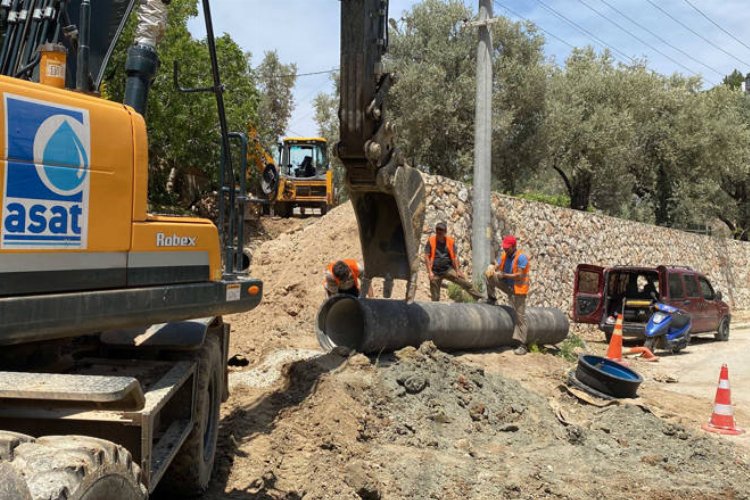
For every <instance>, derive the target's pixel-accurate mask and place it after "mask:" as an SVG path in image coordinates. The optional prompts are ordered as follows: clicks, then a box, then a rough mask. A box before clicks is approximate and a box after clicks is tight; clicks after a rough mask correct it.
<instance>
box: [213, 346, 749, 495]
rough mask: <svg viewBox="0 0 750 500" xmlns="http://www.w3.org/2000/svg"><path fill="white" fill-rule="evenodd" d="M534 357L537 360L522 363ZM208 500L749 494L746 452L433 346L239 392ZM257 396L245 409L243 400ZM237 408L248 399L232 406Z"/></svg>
mask: <svg viewBox="0 0 750 500" xmlns="http://www.w3.org/2000/svg"><path fill="white" fill-rule="evenodd" d="M532 356H533V357H537V356H539V357H541V355H532ZM238 393H239V397H237V394H236V395H235V397H234V398H233V399H232V400H231V401H230V407H229V408H228V411H227V415H226V417H225V418H224V419H223V422H222V425H223V428H224V430H223V432H222V442H221V450H222V452H221V453H222V455H221V456H220V457H219V462H218V463H219V474H218V477H219V479H218V480H217V482H215V483H214V487H213V489H212V491H211V493H210V495H209V498H227V497H228V498H248V497H251V498H303V497H304V498H353V499H356V498H365V499H378V498H545V497H546V498H602V497H611V498H615V497H620V498H623V497H624V498H650V499H653V498H662V499H664V498H748V493H747V492H748V491H750V467H749V466H748V460H747V457H746V456H744V455H743V454H742V452H744V451H746V450H742V451H740V449H738V448H736V447H734V446H732V445H731V444H729V443H727V442H725V441H723V440H721V439H718V438H716V437H714V436H709V435H706V434H696V433H695V432H692V431H691V430H688V429H686V428H683V427H682V426H680V425H679V424H675V423H668V422H666V421H664V420H662V419H660V418H658V417H656V416H655V415H653V414H652V413H650V412H649V411H648V409H647V408H644V407H641V406H635V405H611V406H607V407H604V408H600V407H597V406H592V405H588V404H584V403H582V402H581V401H580V400H579V399H577V398H575V397H573V396H571V395H569V394H568V393H565V392H562V391H561V392H558V393H557V394H556V395H553V396H551V397H544V396H541V395H540V394H539V393H537V392H534V391H531V390H529V389H527V388H525V387H524V386H522V385H521V384H519V382H517V381H515V380H513V379H511V378H508V377H505V376H503V375H501V374H499V373H491V372H489V371H485V370H484V369H482V368H481V367H479V366H478V365H476V364H473V363H467V362H464V361H462V360H461V359H460V358H456V357H454V356H451V355H448V354H445V353H443V352H440V351H438V350H437V349H435V347H434V346H433V345H432V344H429V343H428V344H424V345H423V346H422V347H420V348H419V349H414V348H406V349H403V350H401V351H399V352H397V353H395V354H393V355H388V356H382V357H380V358H367V357H365V356H363V355H355V356H353V357H346V356H343V355H340V354H337V353H330V354H326V355H321V356H319V357H316V358H313V359H309V360H305V361H298V362H295V363H293V364H292V365H290V366H288V367H287V383H286V384H285V385H284V387H282V388H280V389H278V390H276V391H273V392H271V393H266V394H265V395H260V393H258V392H257V391H256V390H255V389H252V388H244V389H242V388H240V389H238ZM253 395H255V396H259V395H260V397H258V399H256V400H255V402H254V404H252V405H247V404H246V401H247V398H250V397H253ZM242 401H245V403H242Z"/></svg>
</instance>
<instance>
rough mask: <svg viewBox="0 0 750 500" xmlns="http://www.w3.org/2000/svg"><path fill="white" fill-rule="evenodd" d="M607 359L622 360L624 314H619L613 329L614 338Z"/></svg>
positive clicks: (608, 349) (610, 343)
mask: <svg viewBox="0 0 750 500" xmlns="http://www.w3.org/2000/svg"><path fill="white" fill-rule="evenodd" d="M607 359H611V360H612V361H617V362H622V314H618V315H617V320H616V321H615V327H614V329H613V330H612V338H611V339H610V340H609V347H608V348H607Z"/></svg>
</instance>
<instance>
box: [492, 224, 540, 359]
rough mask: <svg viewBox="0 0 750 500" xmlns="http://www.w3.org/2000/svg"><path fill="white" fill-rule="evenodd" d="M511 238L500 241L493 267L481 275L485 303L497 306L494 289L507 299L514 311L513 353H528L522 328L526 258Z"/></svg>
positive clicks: (527, 287) (526, 271)
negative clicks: (498, 252)
mask: <svg viewBox="0 0 750 500" xmlns="http://www.w3.org/2000/svg"><path fill="white" fill-rule="evenodd" d="M516 245H517V240H516V237H515V236H506V237H505V238H503V252H502V254H501V255H500V258H499V259H498V260H497V265H490V266H489V267H488V268H487V271H486V272H485V284H486V286H487V303H488V304H495V303H497V296H496V293H495V289H497V288H499V289H500V290H502V291H503V292H505V294H506V295H507V296H508V302H510V305H511V307H512V308H513V310H514V311H515V312H516V325H515V328H514V329H513V340H515V341H516V342H517V343H518V345H517V347H516V348H515V349H514V350H513V352H514V353H515V354H518V355H524V354H526V353H527V352H529V348H528V345H527V343H528V342H527V335H526V333H527V329H526V296H527V295H528V293H529V271H530V267H531V266H530V264H529V258H528V257H527V256H526V255H525V254H524V253H523V252H521V251H519V250H518V249H517V248H516Z"/></svg>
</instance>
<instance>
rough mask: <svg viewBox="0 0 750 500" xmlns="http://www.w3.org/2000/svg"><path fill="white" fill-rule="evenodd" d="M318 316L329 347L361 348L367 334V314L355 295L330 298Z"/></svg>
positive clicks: (323, 336)
mask: <svg viewBox="0 0 750 500" xmlns="http://www.w3.org/2000/svg"><path fill="white" fill-rule="evenodd" d="M324 308H325V309H324V310H323V311H322V314H320V316H319V317H318V330H319V335H320V336H321V337H322V340H325V342H326V343H327V344H329V345H328V346H327V347H328V348H329V349H333V348H335V347H338V346H342V347H347V348H349V349H351V350H357V349H359V347H360V345H361V344H362V341H363V340H364V335H365V316H364V314H363V313H362V308H361V307H360V305H359V302H358V300H357V299H356V298H355V297H349V296H345V295H341V296H338V297H334V298H332V299H329V301H328V303H327V304H326V305H325V306H324Z"/></svg>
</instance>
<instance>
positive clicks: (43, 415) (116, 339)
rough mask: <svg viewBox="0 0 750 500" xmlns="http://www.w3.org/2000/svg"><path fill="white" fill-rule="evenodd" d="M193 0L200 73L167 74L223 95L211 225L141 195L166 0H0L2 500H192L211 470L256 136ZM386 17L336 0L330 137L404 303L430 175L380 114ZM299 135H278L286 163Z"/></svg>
mask: <svg viewBox="0 0 750 500" xmlns="http://www.w3.org/2000/svg"><path fill="white" fill-rule="evenodd" d="M201 3H202V11H203V17H204V21H205V26H206V40H207V46H208V55H209V58H210V60H211V72H212V75H211V76H212V84H211V86H210V87H207V88H184V87H182V86H180V84H179V77H178V70H177V67H175V71H174V82H175V86H176V87H177V90H179V91H181V92H186V93H194V92H210V93H213V94H214V97H215V100H216V109H217V115H218V122H219V131H220V138H221V141H220V144H221V148H222V154H221V158H222V161H221V164H220V165H219V167H220V168H219V184H220V186H219V191H218V209H219V210H218V212H219V214H218V220H217V221H215V222H214V221H209V220H204V219H198V218H182V217H167V216H162V215H158V214H152V213H149V211H148V193H147V188H148V173H149V171H148V164H149V159H148V137H147V133H146V122H145V119H144V116H147V113H146V103H147V98H148V91H149V88H150V86H151V84H152V83H153V81H154V78H155V76H156V72H157V69H158V67H159V58H158V55H157V46H158V41H159V39H160V38H161V36H162V35H163V33H164V30H165V28H166V26H167V14H168V4H169V1H168V0H3V1H2V2H0V41H1V44H0V107H2V116H3V117H4V119H3V120H2V121H0V143H1V144H0V151H1V152H2V155H3V156H2V157H1V158H0V207H1V208H0V210H1V213H0V217H1V218H0V498H2V499H3V500H4V499H6V498H10V499H32V500H38V499H48V498H65V499H67V500H81V499H87V500H110V499H127V500H142V499H145V498H147V497H148V496H149V494H150V493H152V492H154V491H155V490H156V489H157V487H158V488H160V489H161V490H162V491H163V492H164V493H165V497H167V498H186V497H190V496H194V495H196V494H200V493H201V492H203V491H205V489H206V488H207V487H208V484H209V481H210V479H211V473H212V469H213V465H214V459H215V456H216V449H217V438H218V433H219V426H220V405H221V403H222V401H224V400H226V398H227V397H228V389H227V386H228V384H227V376H228V374H227V367H226V361H227V356H228V349H229V336H230V327H229V324H227V323H226V322H224V320H223V319H222V318H223V316H224V315H227V314H231V313H238V312H243V311H248V310H250V309H252V308H253V307H255V306H257V304H258V303H259V302H260V300H261V296H262V295H263V283H262V282H261V281H259V280H257V279H253V278H251V277H249V276H248V273H247V270H246V269H244V267H245V266H244V265H243V255H242V243H243V241H244V235H243V233H242V231H243V224H242V219H243V217H244V209H245V204H246V203H247V202H248V199H249V197H248V195H247V189H246V187H247V186H246V182H247V171H246V169H247V157H248V154H247V150H248V148H249V145H250V144H249V140H248V137H247V136H246V134H244V133H234V132H231V131H229V130H228V127H227V120H226V115H225V112H224V101H223V92H224V86H223V85H222V82H221V78H220V68H219V64H218V59H217V54H216V46H215V39H214V30H213V22H212V18H211V9H210V3H209V0H201ZM136 5H137V9H136ZM135 10H137V17H138V22H137V27H136V35H135V43H134V45H132V46H131V47H130V48H129V50H128V57H127V61H126V63H125V70H126V73H127V83H126V88H125V99H124V101H125V102H124V103H123V104H120V103H116V102H111V101H107V100H104V99H102V98H101V97H100V96H99V89H100V86H101V83H102V80H103V75H104V74H105V71H106V67H107V62H108V59H109V57H110V55H111V54H112V51H113V50H114V47H115V45H116V43H117V40H118V38H119V37H120V34H121V33H122V31H123V29H124V27H125V25H126V23H127V21H128V18H129V17H130V15H131V13H132V12H133V11H135ZM387 20H388V2H387V1H385V0H342V1H341V27H342V30H341V33H342V34H341V37H342V38H341V41H342V43H341V47H342V49H341V75H342V79H341V96H342V97H341V110H340V117H341V137H340V142H339V144H338V146H337V151H338V156H339V158H341V160H342V162H343V164H344V166H345V168H346V170H347V172H346V182H347V186H348V189H349V192H350V197H351V199H352V202H353V204H354V211H355V213H356V216H357V221H358V224H359V233H360V241H361V243H362V251H363V258H364V262H365V268H366V269H367V273H368V274H367V276H363V280H364V281H368V280H369V279H371V278H373V277H389V278H393V279H404V280H407V281H408V286H407V296H406V298H407V300H409V299H413V296H414V291H415V287H416V276H417V272H418V270H419V267H420V262H419V258H418V244H419V235H420V234H421V230H422V225H423V221H424V204H423V199H424V196H423V192H424V187H423V185H422V181H421V176H420V175H419V173H418V172H416V171H415V170H413V169H411V168H409V167H406V166H405V165H404V164H403V161H402V159H401V155H400V154H398V150H397V149H396V148H395V146H394V139H395V138H394V129H393V126H392V125H391V124H390V123H389V122H388V121H387V120H386V116H385V100H386V95H387V91H388V87H389V86H390V84H391V81H392V80H391V77H390V75H389V74H388V73H385V72H384V71H383V68H382V56H383V54H384V53H385V51H386V49H387V39H388V37H387V26H388V24H387ZM305 144H309V142H305V141H297V142H290V153H289V154H288V155H287V157H288V158H287V159H285V158H284V155H283V153H282V161H281V162H280V165H289V164H292V163H293V161H290V160H289V158H291V156H292V154H291V151H292V150H291V148H292V147H294V146H295V145H300V146H304V145H305ZM232 147H238V148H240V154H239V158H240V159H241V162H240V164H239V165H235V164H233V163H234V162H233V158H234V157H236V155H233V154H232ZM321 161H324V159H323V158H321ZM285 162H286V163H285ZM283 168H284V167H283V166H282V170H283ZM362 289H363V290H367V289H368V284H367V283H365V285H364V286H363V287H362Z"/></svg>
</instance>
